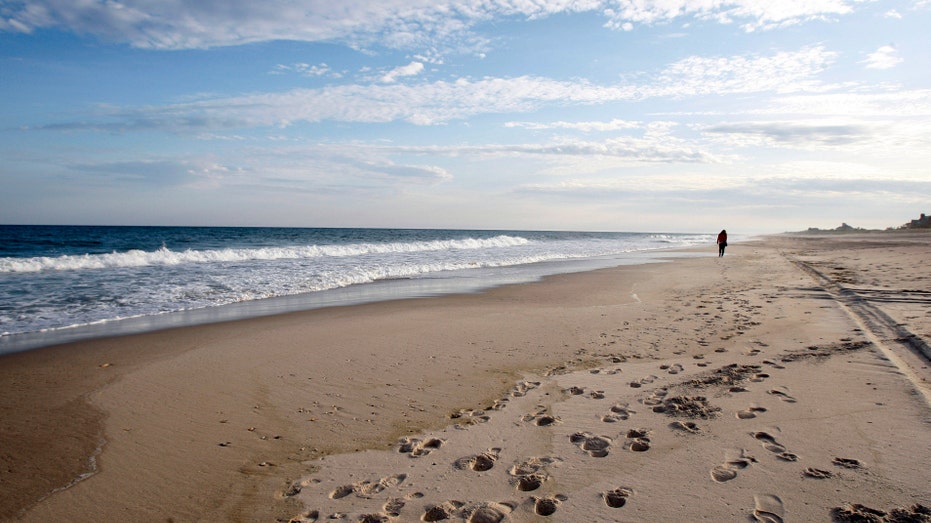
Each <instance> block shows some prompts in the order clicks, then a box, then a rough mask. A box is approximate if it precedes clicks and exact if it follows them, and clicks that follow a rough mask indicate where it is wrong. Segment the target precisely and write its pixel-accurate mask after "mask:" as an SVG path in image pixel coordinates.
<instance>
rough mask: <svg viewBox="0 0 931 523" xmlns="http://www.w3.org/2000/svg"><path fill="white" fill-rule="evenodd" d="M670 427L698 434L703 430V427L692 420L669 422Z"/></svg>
mask: <svg viewBox="0 0 931 523" xmlns="http://www.w3.org/2000/svg"><path fill="white" fill-rule="evenodd" d="M669 428H671V429H672V430H676V431H681V432H687V433H689V434H698V433H699V432H701V428H700V427H699V426H698V425H697V424H695V423H694V422H692V421H673V422H672V423H670V424H669Z"/></svg>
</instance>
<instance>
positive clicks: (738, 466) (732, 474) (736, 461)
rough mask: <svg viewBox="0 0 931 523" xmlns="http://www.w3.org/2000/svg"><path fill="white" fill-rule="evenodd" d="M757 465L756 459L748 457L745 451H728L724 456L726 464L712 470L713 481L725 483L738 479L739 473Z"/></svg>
mask: <svg viewBox="0 0 931 523" xmlns="http://www.w3.org/2000/svg"><path fill="white" fill-rule="evenodd" d="M753 463H756V458H754V457H752V456H747V455H746V453H745V452H744V451H743V449H738V450H732V451H728V452H726V453H725V454H724V464H722V465H718V466H716V467H714V468H713V469H711V479H713V480H715V481H717V482H718V483H724V482H725V481H730V480H732V479H734V478H736V477H737V471H738V470H743V469H745V468H747V467H749V466H750V465H751V464H753Z"/></svg>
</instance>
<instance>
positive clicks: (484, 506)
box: [420, 500, 516, 523]
mask: <svg viewBox="0 0 931 523" xmlns="http://www.w3.org/2000/svg"><path fill="white" fill-rule="evenodd" d="M515 508H516V505H515V504H513V503H468V504H467V503H463V502H462V501H453V500H451V501H444V502H443V503H441V504H439V505H433V506H430V507H429V508H427V511H426V512H424V515H423V516H422V517H421V518H420V519H421V520H422V521H444V520H447V519H450V518H453V517H457V518H460V519H463V520H465V521H466V522H468V523H500V522H502V521H504V520H506V519H507V518H508V514H510V513H511V512H513V511H514V509H515Z"/></svg>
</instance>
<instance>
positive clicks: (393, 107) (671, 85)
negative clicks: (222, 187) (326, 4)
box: [45, 47, 834, 131]
mask: <svg viewBox="0 0 931 523" xmlns="http://www.w3.org/2000/svg"><path fill="white" fill-rule="evenodd" d="M833 57H834V54H833V53H830V52H827V51H825V50H824V49H823V48H821V47H814V48H804V49H802V50H800V51H797V52H794V53H789V52H782V53H776V54H774V55H772V56H737V57H721V58H703V57H692V58H687V59H685V60H681V61H679V62H676V63H674V64H672V65H671V66H669V67H668V68H666V69H665V70H664V71H662V72H660V73H659V74H658V75H657V77H656V78H655V80H654V81H653V82H652V83H647V84H644V85H623V84H622V85H595V84H592V83H590V82H586V81H571V82H570V81H559V80H552V79H548V78H541V77H536V76H520V77H516V78H483V79H481V80H477V81H472V80H469V79H465V78H462V79H459V80H456V81H452V82H448V81H437V82H432V83H420V84H400V83H388V84H384V85H377V84H376V85H338V86H327V87H322V88H318V89H294V90H291V91H288V92H284V93H267V94H253V95H246V96H239V97H232V98H216V99H212V100H200V101H196V102H190V103H184V104H173V105H166V106H160V107H145V108H135V109H128V110H119V109H114V110H110V111H109V112H108V113H104V114H102V115H101V119H100V121H97V122H94V123H90V124H88V123H84V122H82V123H64V124H57V125H50V126H46V127H45V128H46V129H61V130H67V129H78V128H95V129H100V130H144V129H164V130H175V131H191V130H196V131H205V130H221V129H231V128H241V127H265V126H289V125H292V124H294V123H298V122H311V123H313V122H321V121H327V120H329V121H342V122H369V123H384V122H391V121H406V122H409V123H413V124H416V125H434V124H440V123H445V122H449V121H451V120H457V119H464V118H468V117H471V116H475V115H479V114H510V113H525V112H529V111H532V110H535V109H539V108H541V107H544V106H547V105H562V106H572V105H596V104H604V103H610V102H635V101H642V100H644V99H649V98H659V97H667V98H686V97H693V96H700V95H707V94H714V95H727V94H746V93H760V92H775V93H788V92H799V91H811V92H818V91H821V90H825V89H826V88H827V87H826V86H824V85H822V84H820V83H819V82H818V81H817V79H816V77H817V75H818V73H820V71H821V70H822V69H823V68H824V67H825V66H826V65H827V64H829V63H830V62H831V60H832V59H833ZM422 67H423V66H422V64H420V63H419V62H412V63H411V64H409V65H408V66H405V67H404V68H400V72H398V74H401V73H404V74H414V73H416V72H418V71H419V70H420V69H421V68H422ZM614 125H617V124H616V123H615V124H614Z"/></svg>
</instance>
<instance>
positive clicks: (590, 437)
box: [569, 432, 611, 458]
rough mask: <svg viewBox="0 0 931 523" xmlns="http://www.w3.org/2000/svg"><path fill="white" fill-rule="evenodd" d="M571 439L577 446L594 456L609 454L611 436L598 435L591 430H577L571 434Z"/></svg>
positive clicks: (601, 456) (600, 456)
mask: <svg viewBox="0 0 931 523" xmlns="http://www.w3.org/2000/svg"><path fill="white" fill-rule="evenodd" d="M569 441H571V442H572V443H575V444H576V446H577V447H579V448H580V449H582V450H584V451H585V452H587V453H588V455H589V456H591V457H593V458H603V457H605V456H607V455H608V449H609V448H610V447H611V438H609V437H607V436H596V435H594V434H591V433H590V432H576V433H575V434H573V435H571V436H569Z"/></svg>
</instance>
